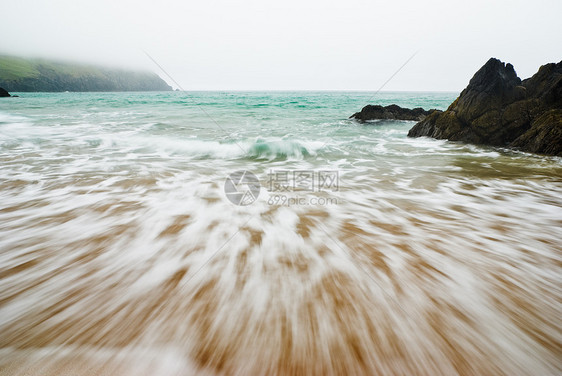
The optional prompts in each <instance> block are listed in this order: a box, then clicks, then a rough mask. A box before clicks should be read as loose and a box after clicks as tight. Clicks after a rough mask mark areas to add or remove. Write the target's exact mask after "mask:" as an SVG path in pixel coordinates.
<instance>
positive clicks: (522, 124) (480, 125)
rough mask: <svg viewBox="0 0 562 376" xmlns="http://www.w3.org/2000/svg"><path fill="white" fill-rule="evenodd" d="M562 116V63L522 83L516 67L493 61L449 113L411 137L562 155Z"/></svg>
mask: <svg viewBox="0 0 562 376" xmlns="http://www.w3.org/2000/svg"><path fill="white" fill-rule="evenodd" d="M561 114H562V62H560V63H558V64H554V63H551V64H547V65H544V66H542V67H541V68H540V69H539V71H538V72H537V73H536V74H535V75H534V76H533V77H531V78H528V79H526V80H524V81H521V79H520V78H519V77H517V74H516V73H515V70H514V69H513V66H512V65H511V64H504V63H502V62H501V61H499V60H498V59H494V58H492V59H490V60H488V62H487V63H486V64H485V65H484V66H483V67H482V68H480V70H478V72H476V74H475V75H474V77H472V79H471V80H470V83H469V84H468V86H467V87H466V89H464V90H463V91H462V92H461V94H460V96H459V97H458V98H457V99H456V100H455V101H454V102H453V103H452V104H451V105H450V106H449V108H448V109H447V110H446V111H444V112H440V111H439V112H438V111H436V112H434V113H432V114H431V115H430V116H428V117H427V118H425V119H424V120H422V121H420V122H419V123H417V124H416V125H415V126H414V127H413V128H412V129H411V130H410V132H409V133H408V136H410V137H420V136H428V137H434V138H439V139H448V140H451V141H464V142H470V143H474V144H483V145H494V146H509V147H515V148H518V149H521V150H524V151H528V152H533V153H542V154H550V155H562V138H561V135H562V115H561Z"/></svg>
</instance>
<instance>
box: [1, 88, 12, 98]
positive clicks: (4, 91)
mask: <svg viewBox="0 0 562 376" xmlns="http://www.w3.org/2000/svg"><path fill="white" fill-rule="evenodd" d="M0 97H11V95H10V93H8V92H7V91H6V90H4V89H2V88H1V87H0Z"/></svg>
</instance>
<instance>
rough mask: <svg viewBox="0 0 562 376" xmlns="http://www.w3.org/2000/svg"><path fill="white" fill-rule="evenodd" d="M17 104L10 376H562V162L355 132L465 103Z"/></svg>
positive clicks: (8, 289) (166, 98)
mask: <svg viewBox="0 0 562 376" xmlns="http://www.w3.org/2000/svg"><path fill="white" fill-rule="evenodd" d="M19 95H20V98H7V99H2V101H1V102H0V169H1V176H0V177H1V180H0V250H1V251H0V265H1V266H2V270H1V271H0V333H3V334H2V336H0V371H5V372H6V373H7V374H11V373H15V374H17V373H18V372H28V373H29V374H42V375H43V374H64V373H65V372H66V373H68V374H97V373H101V372H108V373H113V374H147V375H148V374H166V375H168V374H180V375H181V374H193V373H194V372H204V373H206V374H215V373H220V372H223V373H226V374H264V373H265V374H341V373H343V372H345V373H348V374H396V373H397V374H471V373H472V374H505V375H513V374H545V375H546V374H557V373H559V372H560V371H561V370H562V365H561V363H560V359H561V354H560V346H561V342H562V339H561V334H560V333H562V323H561V321H560V317H561V315H562V312H561V308H560V301H561V300H562V293H561V290H560V286H561V285H562V279H561V276H562V270H561V269H562V252H561V247H560V239H561V238H562V230H561V229H562V210H561V208H562V194H561V192H562V160H561V159H560V158H556V157H545V156H539V155H533V154H527V153H521V152H517V151H512V150H507V149H501V148H492V147H482V146H474V145H465V144H460V143H454V142H448V141H445V140H432V139H427V138H417V139H410V138H408V137H407V136H406V135H407V132H408V130H409V129H410V128H411V127H412V126H413V124H414V122H409V121H375V122H369V123H366V124H360V123H357V122H355V121H352V120H349V119H348V118H349V116H350V115H351V114H353V113H354V112H356V111H359V110H360V109H361V108H362V107H363V106H364V105H366V104H368V103H371V104H381V105H387V104H393V103H394V104H398V105H400V106H404V107H423V108H425V109H429V108H438V109H445V108H447V107H448V105H449V104H450V103H451V102H452V101H453V100H454V99H455V97H456V95H457V93H388V92H386V93H377V94H375V93H354V92H268V93H260V92H192V93H184V92H170V93H19ZM236 171H248V172H250V173H252V174H254V175H255V176H256V177H257V178H258V179H259V182H260V185H259V186H258V192H259V194H258V195H257V197H255V195H254V196H251V197H250V199H249V200H248V201H244V203H245V204H247V205H235V204H233V203H232V202H231V200H229V199H228V198H229V197H230V198H232V197H237V196H235V195H234V196H232V192H228V191H226V192H225V182H226V181H227V178H228V177H229V175H230V174H232V173H233V172H236ZM326 176H328V177H331V178H332V180H330V182H332V183H334V182H335V183H336V184H331V185H328V184H324V185H322V183H326V181H323V180H322V177H326ZM334 179H335V180H334ZM242 183H244V182H242ZM235 185H236V184H235ZM236 186H237V189H240V190H241V192H247V185H244V184H240V185H236ZM275 187H277V188H275ZM235 193H236V194H237V193H238V191H237V192H235ZM0 373H1V372H0Z"/></svg>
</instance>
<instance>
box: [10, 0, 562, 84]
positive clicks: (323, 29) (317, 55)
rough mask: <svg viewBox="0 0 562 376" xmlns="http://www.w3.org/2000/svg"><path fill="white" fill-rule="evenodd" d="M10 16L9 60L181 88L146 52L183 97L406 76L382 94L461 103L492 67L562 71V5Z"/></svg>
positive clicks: (317, 0) (243, 1) (25, 2)
mask: <svg viewBox="0 0 562 376" xmlns="http://www.w3.org/2000/svg"><path fill="white" fill-rule="evenodd" d="M0 14H1V15H3V17H2V22H1V25H0V28H1V35H2V36H1V37H0V53H3V54H10V55H18V56H29V57H46V58H56V59H59V60H60V59H62V60H72V61H78V62H89V63H95V64H103V65H109V66H116V67H126V68H131V69H147V70H151V71H154V72H156V73H158V74H159V75H160V76H161V77H162V78H164V79H165V80H166V81H167V82H168V83H169V84H171V85H172V86H174V87H177V86H178V85H176V84H175V83H174V82H173V81H172V80H170V79H169V78H168V77H167V76H166V75H165V74H164V73H163V72H162V71H161V70H160V69H159V68H158V66H157V65H156V64H155V63H154V62H153V61H151V59H149V58H148V57H147V56H146V54H145V53H144V52H143V51H145V52H146V53H148V54H149V55H150V56H151V57H152V58H153V59H154V60H155V61H156V62H158V64H159V65H160V66H161V67H163V68H164V69H165V71H166V72H167V73H168V74H169V75H170V76H171V77H172V78H173V80H175V81H176V82H177V83H178V84H179V86H180V87H181V88H182V89H184V90H367V91H375V90H378V89H380V88H381V87H382V86H383V84H384V83H385V82H386V81H387V80H388V79H389V78H390V77H391V76H392V75H393V74H395V73H396V72H397V71H398V73H396V75H395V76H394V77H393V78H392V79H391V80H390V81H389V82H388V83H387V84H386V86H384V87H383V90H389V91H391V90H397V91H398V90H400V91H402V90H403V91H457V92H458V91H461V90H462V89H463V88H464V87H465V86H466V85H467V84H468V81H469V80H470V78H471V77H472V75H473V74H474V73H475V72H476V71H477V70H478V68H480V67H481V66H482V65H483V64H484V63H485V62H486V61H487V60H488V59H489V58H490V57H497V58H499V59H500V60H502V61H505V62H510V63H512V64H513V65H514V67H515V70H516V72H517V73H518V75H519V77H521V78H527V77H529V76H531V75H533V74H534V73H535V72H536V71H537V69H538V67H539V66H541V65H543V64H545V63H548V62H558V61H560V60H562V22H560V15H561V14H562V1H560V0H535V1H519V0H510V1H504V0H498V1H492V0H487V1H482V0H474V1H462V2H461V1H452V0H449V1H438V0H430V1H407V0H386V1H378V0H370V1H369V0H343V1H332V0H278V1H268V0H238V1H226V0H199V1H191V0H188V1H180V0H160V1H152V0H150V1H149V0H134V1H132V0H125V1H118V0H111V1H110V0H96V1H89V0H83V1H76V0H50V1H41V0H34V1H33V0H17V1H15V0H11V1H10V0H0ZM413 55H414V56H413ZM412 56H413V58H411V59H410V60H409V62H408V63H407V64H406V65H404V66H403V68H402V69H401V70H399V68H400V67H401V66H402V65H403V64H404V63H405V62H406V61H408V59H409V58H410V57H412Z"/></svg>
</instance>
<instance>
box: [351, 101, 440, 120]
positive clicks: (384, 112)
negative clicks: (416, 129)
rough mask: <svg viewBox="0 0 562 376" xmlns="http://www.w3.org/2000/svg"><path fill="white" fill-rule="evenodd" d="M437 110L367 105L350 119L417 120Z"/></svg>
mask: <svg viewBox="0 0 562 376" xmlns="http://www.w3.org/2000/svg"><path fill="white" fill-rule="evenodd" d="M433 111H435V110H429V111H426V110H424V109H423V108H421V107H417V108H414V109H410V108H402V107H400V106H397V105H395V104H391V105H390V106H386V107H383V106H379V105H370V104H369V105H367V106H365V107H363V109H362V110H361V112H356V113H354V114H353V115H351V116H350V117H349V118H350V119H357V120H359V121H366V120H377V119H381V120H384V119H389V120H415V121H420V120H423V119H425V117H426V116H427V115H429V114H430V113H431V112H433Z"/></svg>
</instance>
